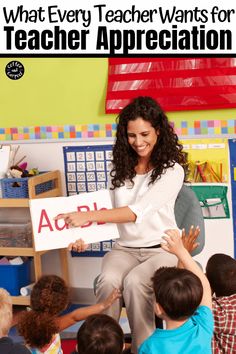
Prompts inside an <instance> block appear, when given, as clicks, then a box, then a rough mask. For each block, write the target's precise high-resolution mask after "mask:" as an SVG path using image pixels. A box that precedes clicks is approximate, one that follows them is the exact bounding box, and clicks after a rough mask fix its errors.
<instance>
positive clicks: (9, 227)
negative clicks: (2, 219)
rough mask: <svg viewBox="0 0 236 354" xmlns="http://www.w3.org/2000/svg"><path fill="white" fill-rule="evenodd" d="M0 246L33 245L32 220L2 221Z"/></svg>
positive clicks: (0, 224)
mask: <svg viewBox="0 0 236 354" xmlns="http://www.w3.org/2000/svg"><path fill="white" fill-rule="evenodd" d="M0 247H33V241H32V225H31V222H25V223H0Z"/></svg>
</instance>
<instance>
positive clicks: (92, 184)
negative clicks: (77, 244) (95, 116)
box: [63, 145, 113, 257]
mask: <svg viewBox="0 0 236 354" xmlns="http://www.w3.org/2000/svg"><path fill="white" fill-rule="evenodd" d="M112 148H113V145H86V146H64V147H63V153H64V164H65V177H66V190H67V195H68V196H69V195H74V194H78V193H84V192H95V191H97V190H100V189H105V188H107V182H108V175H109V172H110V169H111V160H112ZM112 242H113V241H112V240H109V241H103V242H98V243H93V244H91V245H89V248H88V249H87V250H86V251H85V252H82V253H77V252H71V254H72V256H73V257H74V256H76V257H77V256H80V257H101V256H103V255H104V254H105V253H106V252H107V251H109V250H111V247H112Z"/></svg>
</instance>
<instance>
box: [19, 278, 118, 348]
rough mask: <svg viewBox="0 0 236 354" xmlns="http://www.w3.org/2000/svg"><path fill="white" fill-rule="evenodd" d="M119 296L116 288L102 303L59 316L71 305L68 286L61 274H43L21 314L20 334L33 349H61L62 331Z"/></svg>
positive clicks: (100, 309)
mask: <svg viewBox="0 0 236 354" xmlns="http://www.w3.org/2000/svg"><path fill="white" fill-rule="evenodd" d="M120 296H121V295H120V291H119V290H117V289H114V290H113V292H112V293H111V294H110V296H109V297H108V298H107V299H106V300H105V301H103V302H101V303H98V304H96V305H92V306H88V307H82V308H79V309H76V310H74V311H72V312H70V313H67V314H65V315H62V316H59V314H60V312H62V311H63V310H65V308H66V307H67V305H68V302H69V301H68V300H69V289H68V287H67V286H66V284H65V282H64V280H63V279H62V278H60V277H58V276H56V275H44V276H42V277H41V278H40V279H39V280H38V281H37V282H36V284H35V285H34V287H33V289H32V293H31V298H30V304H31V311H24V313H22V315H21V316H20V318H19V323H18V331H19V334H20V335H22V336H23V337H24V339H25V341H26V344H27V345H28V346H29V347H30V350H31V353H37V354H38V353H44V354H46V353H62V350H61V342H60V336H59V332H61V331H62V330H64V329H65V328H68V327H70V326H72V325H73V324H75V323H76V322H78V321H81V320H84V319H86V318H87V317H88V316H89V315H92V314H96V313H100V312H102V311H104V310H105V309H107V308H108V307H109V306H111V304H112V303H113V302H114V301H115V300H116V299H118V298H119V297H120Z"/></svg>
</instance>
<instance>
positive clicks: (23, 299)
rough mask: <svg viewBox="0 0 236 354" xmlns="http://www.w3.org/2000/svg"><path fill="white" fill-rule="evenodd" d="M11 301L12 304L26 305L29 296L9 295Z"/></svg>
mask: <svg viewBox="0 0 236 354" xmlns="http://www.w3.org/2000/svg"><path fill="white" fill-rule="evenodd" d="M11 299H12V303H13V304H14V305H24V306H27V305H29V304H30V297H29V296H21V295H19V296H11Z"/></svg>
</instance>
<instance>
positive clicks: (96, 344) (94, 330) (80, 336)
mask: <svg viewBox="0 0 236 354" xmlns="http://www.w3.org/2000/svg"><path fill="white" fill-rule="evenodd" d="M123 348H124V334H123V331H122V328H121V327H120V325H119V324H118V322H116V321H115V320H114V319H113V318H112V317H110V316H108V315H105V314H99V315H98V314H97V315H92V316H89V317H88V318H87V319H86V321H85V322H84V323H83V324H82V326H81V327H80V329H79V331H78V333H77V352H78V354H121V353H122V352H123Z"/></svg>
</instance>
